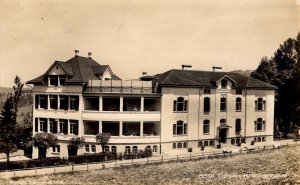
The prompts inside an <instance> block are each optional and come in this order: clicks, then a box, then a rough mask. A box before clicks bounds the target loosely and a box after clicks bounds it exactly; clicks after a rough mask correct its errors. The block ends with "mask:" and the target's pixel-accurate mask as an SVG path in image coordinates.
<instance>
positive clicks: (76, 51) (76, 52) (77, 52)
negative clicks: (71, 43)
mask: <svg viewBox="0 0 300 185" xmlns="http://www.w3.org/2000/svg"><path fill="white" fill-rule="evenodd" d="M78 54H79V50H77V49H76V50H75V56H76V57H77V56H78Z"/></svg>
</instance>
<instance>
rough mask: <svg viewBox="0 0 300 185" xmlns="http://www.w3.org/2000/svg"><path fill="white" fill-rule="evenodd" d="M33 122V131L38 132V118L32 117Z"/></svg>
mask: <svg viewBox="0 0 300 185" xmlns="http://www.w3.org/2000/svg"><path fill="white" fill-rule="evenodd" d="M34 122H35V123H34V127H35V128H34V131H35V132H38V131H39V126H38V125H39V118H35V119H34Z"/></svg>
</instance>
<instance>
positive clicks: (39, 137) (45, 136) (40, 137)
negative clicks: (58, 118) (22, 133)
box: [32, 132, 57, 159]
mask: <svg viewBox="0 0 300 185" xmlns="http://www.w3.org/2000/svg"><path fill="white" fill-rule="evenodd" d="M32 142H33V146H34V147H36V148H38V149H39V159H45V158H46V154H47V149H48V148H50V147H54V146H56V145H57V137H56V136H55V135H53V134H51V133H46V132H42V133H37V134H35V135H34V136H33V140H32Z"/></svg>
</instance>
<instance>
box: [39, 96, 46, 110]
mask: <svg viewBox="0 0 300 185" xmlns="http://www.w3.org/2000/svg"><path fill="white" fill-rule="evenodd" d="M39 104H40V107H39V108H41V109H47V108H48V96H47V95H39Z"/></svg>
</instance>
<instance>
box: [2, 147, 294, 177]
mask: <svg viewBox="0 0 300 185" xmlns="http://www.w3.org/2000/svg"><path fill="white" fill-rule="evenodd" d="M296 144H297V143H295V144H288V143H287V144H285V145H280V146H278V147H275V146H274V145H265V146H256V147H254V146H253V147H248V148H247V147H244V148H240V149H238V150H232V151H229V150H222V149H220V150H219V151H214V152H202V153H196V154H193V153H189V154H183V155H172V156H153V157H150V158H140V159H128V160H114V161H105V162H101V163H85V164H70V165H66V166H49V167H42V168H26V169H17V170H9V171H4V172H0V177H1V178H13V177H27V176H36V175H47V174H56V173H69V172H78V171H90V170H100V169H106V168H116V167H123V166H131V165H145V164H151V163H152V164H153V163H165V162H174V161H189V160H203V159H209V158H211V159H212V158H223V157H229V156H233V155H240V154H247V153H258V152H262V151H265V150H273V149H277V148H283V147H288V146H292V145H296Z"/></svg>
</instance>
